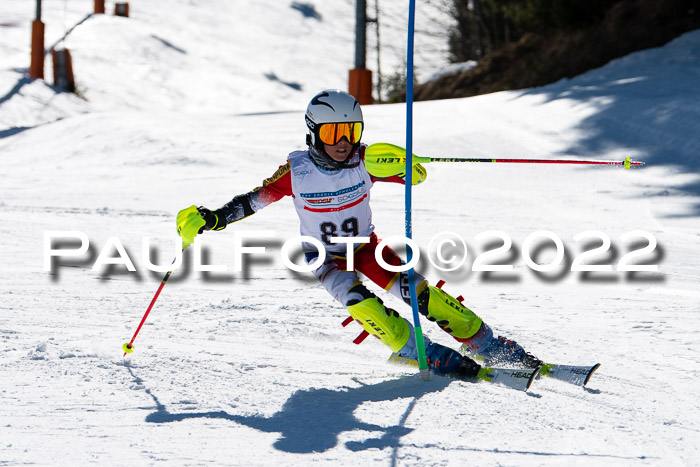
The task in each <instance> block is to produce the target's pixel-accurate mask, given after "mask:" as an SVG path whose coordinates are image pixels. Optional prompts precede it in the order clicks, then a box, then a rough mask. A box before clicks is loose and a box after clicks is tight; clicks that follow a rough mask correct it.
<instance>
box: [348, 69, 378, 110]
mask: <svg viewBox="0 0 700 467" xmlns="http://www.w3.org/2000/svg"><path fill="white" fill-rule="evenodd" d="M349 81H350V83H349V86H348V87H349V90H348V94H350V95H351V96H353V97H354V98H355V99H357V102H359V103H360V105H368V104H371V103H372V102H373V100H372V71H370V70H368V69H367V68H353V69H352V70H350V80H349Z"/></svg>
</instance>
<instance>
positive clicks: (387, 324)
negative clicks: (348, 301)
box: [348, 297, 411, 352]
mask: <svg viewBox="0 0 700 467" xmlns="http://www.w3.org/2000/svg"><path fill="white" fill-rule="evenodd" d="M348 311H349V312H350V316H352V317H353V318H354V319H355V320H357V321H359V322H360V323H361V324H362V327H363V328H364V329H365V331H367V332H369V333H370V334H372V335H374V336H377V337H378V338H379V340H381V341H382V342H383V343H384V344H385V345H386V346H388V347H389V348H390V349H391V350H392V351H394V352H396V351H398V350H399V349H401V348H402V347H403V346H404V345H405V344H406V342H407V341H408V337H409V335H410V334H411V331H410V329H409V325H408V322H407V321H406V320H405V319H403V318H402V317H401V316H399V314H398V313H397V312H396V311H394V310H392V309H391V308H386V307H385V306H384V305H383V304H382V303H381V302H380V301H379V299H378V298H377V297H371V298H367V299H365V300H363V301H361V302H359V303H356V304H354V305H349V306H348Z"/></svg>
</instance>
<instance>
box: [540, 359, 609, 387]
mask: <svg viewBox="0 0 700 467" xmlns="http://www.w3.org/2000/svg"><path fill="white" fill-rule="evenodd" d="M599 367H600V363H596V364H595V365H593V366H577V365H559V364H557V363H545V364H543V365H542V369H541V370H540V373H539V375H538V376H537V379H540V378H552V379H557V380H559V381H564V382H566V383H570V384H575V385H577V386H582V387H585V386H586V384H588V381H590V379H591V376H593V373H595V371H596V370H597V369H598V368H599Z"/></svg>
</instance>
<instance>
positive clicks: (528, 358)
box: [460, 323, 543, 368]
mask: <svg viewBox="0 0 700 467" xmlns="http://www.w3.org/2000/svg"><path fill="white" fill-rule="evenodd" d="M460 352H461V353H462V354H463V355H468V356H474V358H475V360H477V361H479V362H480V363H482V362H483V363H482V364H483V365H484V366H489V367H503V366H508V367H516V368H537V367H538V366H541V365H542V363H543V362H542V360H540V359H539V358H537V357H535V356H534V355H532V354H531V353H528V352H526V351H525V349H523V347H522V346H521V345H520V344H518V343H517V342H515V341H513V340H509V339H506V338H505V337H502V336H498V337H497V338H495V337H493V331H491V328H490V327H489V326H487V325H486V324H483V323H482V325H481V327H480V328H479V331H478V332H477V333H476V334H475V335H474V336H473V337H472V338H470V339H469V340H468V342H465V343H464V344H463V345H462V348H461V349H460Z"/></svg>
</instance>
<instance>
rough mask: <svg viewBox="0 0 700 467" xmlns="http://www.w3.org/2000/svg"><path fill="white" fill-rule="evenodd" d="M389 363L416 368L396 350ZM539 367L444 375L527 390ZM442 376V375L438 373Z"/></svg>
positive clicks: (487, 368)
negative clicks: (475, 373)
mask: <svg viewBox="0 0 700 467" xmlns="http://www.w3.org/2000/svg"><path fill="white" fill-rule="evenodd" d="M389 363H392V364H394V365H407V366H413V367H416V368H418V361H416V360H412V359H410V358H405V357H401V356H399V355H398V354H397V353H396V352H394V353H392V354H391V356H390V357H389ZM539 372H540V368H539V367H538V368H534V369H532V368H526V369H520V368H491V367H481V369H480V370H479V373H478V374H477V375H476V376H475V377H473V378H465V377H461V376H456V375H444V376H447V377H449V378H454V379H464V380H474V379H475V380H477V381H487V382H490V383H498V384H501V385H503V386H507V387H509V388H512V389H517V390H519V391H527V390H529V389H530V386H532V382H533V381H534V380H535V378H537V375H538V374H539ZM438 376H443V375H438Z"/></svg>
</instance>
